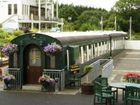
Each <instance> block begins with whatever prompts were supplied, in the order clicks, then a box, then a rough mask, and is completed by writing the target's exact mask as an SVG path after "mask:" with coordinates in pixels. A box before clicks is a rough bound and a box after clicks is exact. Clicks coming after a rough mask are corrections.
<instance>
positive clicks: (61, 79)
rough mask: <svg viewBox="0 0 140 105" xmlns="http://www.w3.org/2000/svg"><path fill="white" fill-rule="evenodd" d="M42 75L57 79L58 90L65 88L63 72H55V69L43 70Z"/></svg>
mask: <svg viewBox="0 0 140 105" xmlns="http://www.w3.org/2000/svg"><path fill="white" fill-rule="evenodd" d="M43 74H47V75H49V76H50V77H51V78H53V79H56V78H57V79H58V84H59V90H60V91H61V90H63V89H64V88H65V71H64V69H62V70H55V69H44V70H43Z"/></svg>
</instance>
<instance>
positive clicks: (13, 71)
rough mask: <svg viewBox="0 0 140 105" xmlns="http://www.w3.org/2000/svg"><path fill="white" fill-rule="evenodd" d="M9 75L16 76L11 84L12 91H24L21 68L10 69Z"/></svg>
mask: <svg viewBox="0 0 140 105" xmlns="http://www.w3.org/2000/svg"><path fill="white" fill-rule="evenodd" d="M8 70H9V74H12V75H14V76H15V80H14V81H12V83H10V84H11V85H12V89H22V82H21V70H20V68H8Z"/></svg>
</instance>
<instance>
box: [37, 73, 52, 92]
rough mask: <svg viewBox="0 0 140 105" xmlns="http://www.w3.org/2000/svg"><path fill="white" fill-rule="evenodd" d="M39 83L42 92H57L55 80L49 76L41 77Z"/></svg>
mask: <svg viewBox="0 0 140 105" xmlns="http://www.w3.org/2000/svg"><path fill="white" fill-rule="evenodd" d="M38 82H39V83H40V84H41V85H42V88H41V90H42V91H47V92H54V91H55V80H54V79H52V78H50V76H48V75H42V76H41V77H39V80H38Z"/></svg>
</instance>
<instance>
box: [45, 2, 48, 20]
mask: <svg viewBox="0 0 140 105" xmlns="http://www.w3.org/2000/svg"><path fill="white" fill-rule="evenodd" d="M47 3H48V1H47V0H45V18H46V19H47V15H48V11H47Z"/></svg>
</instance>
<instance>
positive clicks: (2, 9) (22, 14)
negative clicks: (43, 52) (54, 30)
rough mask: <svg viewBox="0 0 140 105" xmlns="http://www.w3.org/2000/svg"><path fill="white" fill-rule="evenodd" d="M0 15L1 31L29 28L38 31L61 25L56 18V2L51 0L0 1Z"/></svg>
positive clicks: (60, 20)
mask: <svg viewBox="0 0 140 105" xmlns="http://www.w3.org/2000/svg"><path fill="white" fill-rule="evenodd" d="M55 4H56V5H55ZM54 11H56V12H54ZM0 13H1V14H0V24H2V27H3V29H19V28H22V27H30V28H38V29H39V30H40V29H44V28H51V27H57V26H58V25H61V26H62V25H63V21H62V19H59V17H58V2H56V3H54V2H53V0H0Z"/></svg>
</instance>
